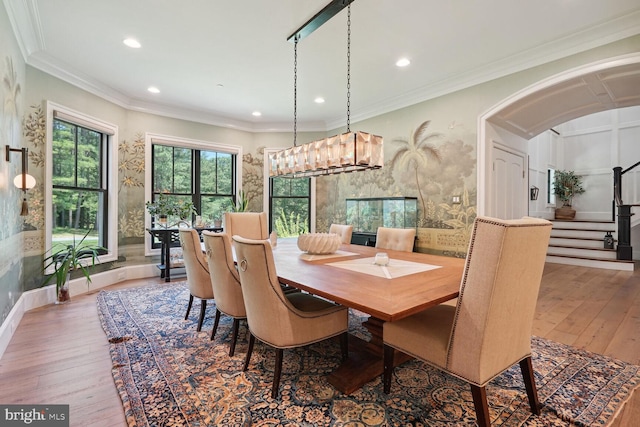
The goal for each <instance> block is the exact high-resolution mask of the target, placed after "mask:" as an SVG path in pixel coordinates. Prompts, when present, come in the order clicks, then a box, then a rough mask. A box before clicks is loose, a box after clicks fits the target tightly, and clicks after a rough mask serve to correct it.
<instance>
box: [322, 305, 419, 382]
mask: <svg viewBox="0 0 640 427" xmlns="http://www.w3.org/2000/svg"><path fill="white" fill-rule="evenodd" d="M383 324H384V321H383V320H381V319H378V318H375V317H373V316H372V317H369V319H367V320H366V321H365V322H364V323H363V325H364V327H366V328H367V330H368V331H369V332H370V333H371V340H370V341H368V342H367V341H364V340H362V339H360V338H358V337H356V336H354V335H350V336H349V358H348V359H347V360H345V361H344V362H343V363H342V364H341V365H340V366H339V367H338V368H337V369H336V370H335V371H333V372H332V373H331V374H329V378H328V380H329V383H330V384H331V385H333V386H334V387H335V388H336V389H338V390H339V391H341V392H343V393H344V394H351V393H353V392H354V391H356V390H358V389H359V388H361V387H362V386H363V385H365V384H366V383H368V382H369V381H372V380H374V379H375V378H376V377H380V378H381V377H382V372H383V370H384V369H383V364H382V355H383V341H382V325H383ZM395 354H396V355H395V358H394V366H395V365H399V364H401V363H403V362H405V361H407V360H408V359H410V357H409V356H407V355H406V354H404V353H402V352H399V351H396V352H395Z"/></svg>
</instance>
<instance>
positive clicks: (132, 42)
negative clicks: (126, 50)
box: [122, 38, 142, 49]
mask: <svg viewBox="0 0 640 427" xmlns="http://www.w3.org/2000/svg"><path fill="white" fill-rule="evenodd" d="M122 43H124V44H125V45H127V46H129V47H132V48H134V49H138V48H140V47H142V45H141V44H140V42H139V41H138V40H136V39H132V38H128V39H124V40H123V41H122Z"/></svg>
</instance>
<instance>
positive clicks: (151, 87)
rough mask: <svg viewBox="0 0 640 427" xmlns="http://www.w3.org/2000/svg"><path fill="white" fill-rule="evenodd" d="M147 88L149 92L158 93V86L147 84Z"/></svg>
mask: <svg viewBox="0 0 640 427" xmlns="http://www.w3.org/2000/svg"><path fill="white" fill-rule="evenodd" d="M147 90H148V91H149V92H151V93H160V89H158V88H157V87H155V86H149V87H148V88H147Z"/></svg>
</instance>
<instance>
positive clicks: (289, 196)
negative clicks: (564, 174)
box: [269, 177, 311, 237]
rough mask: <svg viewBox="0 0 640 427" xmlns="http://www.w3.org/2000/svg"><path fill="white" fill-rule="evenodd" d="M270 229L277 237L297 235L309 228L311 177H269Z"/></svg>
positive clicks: (306, 231) (307, 230)
mask: <svg viewBox="0 0 640 427" xmlns="http://www.w3.org/2000/svg"><path fill="white" fill-rule="evenodd" d="M269 181H270V185H269V187H270V191H269V194H270V197H269V201H270V205H269V212H270V215H269V217H270V218H269V222H270V228H271V230H275V231H276V233H278V236H279V237H293V236H299V235H300V234H302V233H308V232H309V230H310V229H311V178H282V177H275V178H269Z"/></svg>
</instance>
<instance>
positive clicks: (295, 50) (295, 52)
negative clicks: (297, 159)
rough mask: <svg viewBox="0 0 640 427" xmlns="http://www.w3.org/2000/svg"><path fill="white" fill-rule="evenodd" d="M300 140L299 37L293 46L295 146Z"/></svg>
mask: <svg viewBox="0 0 640 427" xmlns="http://www.w3.org/2000/svg"><path fill="white" fill-rule="evenodd" d="M297 138H298V37H297V36H296V39H295V43H294V44H293V146H294V147H295V146H296V140H297Z"/></svg>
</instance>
